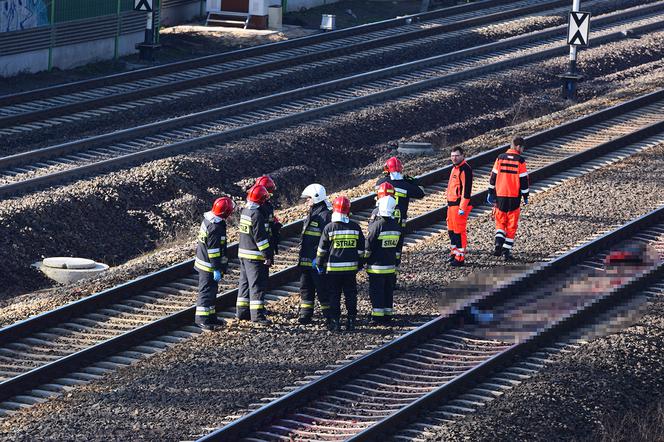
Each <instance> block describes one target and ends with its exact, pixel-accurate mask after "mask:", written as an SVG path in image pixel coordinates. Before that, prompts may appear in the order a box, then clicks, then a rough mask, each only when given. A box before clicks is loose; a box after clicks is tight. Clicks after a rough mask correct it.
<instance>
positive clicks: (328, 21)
mask: <svg viewBox="0 0 664 442" xmlns="http://www.w3.org/2000/svg"><path fill="white" fill-rule="evenodd" d="M336 21H337V16H336V15H334V14H322V17H321V19H320V28H321V29H323V30H324V31H334V30H335V29H336V27H337V25H336Z"/></svg>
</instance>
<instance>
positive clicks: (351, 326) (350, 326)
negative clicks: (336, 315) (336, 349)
mask: <svg viewBox="0 0 664 442" xmlns="http://www.w3.org/2000/svg"><path fill="white" fill-rule="evenodd" d="M346 330H348V331H353V330H355V318H348V319H346Z"/></svg>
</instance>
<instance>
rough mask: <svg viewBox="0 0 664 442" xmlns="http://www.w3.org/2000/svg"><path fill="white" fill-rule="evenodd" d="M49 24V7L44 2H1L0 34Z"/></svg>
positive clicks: (35, 0)
mask: <svg viewBox="0 0 664 442" xmlns="http://www.w3.org/2000/svg"><path fill="white" fill-rule="evenodd" d="M47 24H48V7H47V6H46V3H45V1H44V0H0V32H10V31H20V30H23V29H30V28H35V27H37V26H43V25H47Z"/></svg>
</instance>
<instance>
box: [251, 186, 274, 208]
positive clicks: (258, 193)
mask: <svg viewBox="0 0 664 442" xmlns="http://www.w3.org/2000/svg"><path fill="white" fill-rule="evenodd" d="M269 198H270V192H268V191H267V189H266V188H265V186H260V185H258V184H254V185H253V186H251V189H249V192H248V193H247V200H249V201H250V202H252V203H256V204H263V203H264V202H265V201H267V200H268V199H269Z"/></svg>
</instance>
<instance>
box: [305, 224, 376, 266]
mask: <svg viewBox="0 0 664 442" xmlns="http://www.w3.org/2000/svg"><path fill="white" fill-rule="evenodd" d="M364 241H365V240H364V234H363V233H362V229H361V228H360V226H359V225H358V224H357V223H356V222H354V221H349V222H347V223H344V222H341V221H333V222H330V223H329V224H328V225H326V226H325V228H323V233H322V235H321V237H320V241H319V242H318V250H317V252H316V259H317V260H318V263H319V266H321V267H323V266H327V271H328V272H357V270H358V269H359V267H360V265H361V264H362V263H363V259H364Z"/></svg>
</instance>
